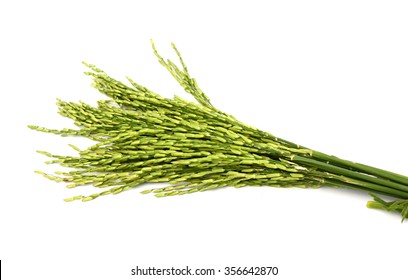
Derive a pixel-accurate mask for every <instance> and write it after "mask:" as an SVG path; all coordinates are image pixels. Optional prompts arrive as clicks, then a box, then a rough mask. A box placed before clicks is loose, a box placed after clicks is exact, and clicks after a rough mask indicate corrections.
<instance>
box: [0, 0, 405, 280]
mask: <svg viewBox="0 0 408 280" xmlns="http://www.w3.org/2000/svg"><path fill="white" fill-rule="evenodd" d="M72 2H73V1H71V2H69V1H66V2H65V3H63V2H62V1H1V2H0V77H1V78H0V79H1V80H0V81H1V87H0V91H1V110H0V114H1V118H0V119H1V159H2V160H1V162H2V165H1V175H2V180H1V184H0V221H1V224H0V259H1V260H2V262H3V267H2V268H3V271H2V273H3V277H4V278H5V279H78V280H80V279H136V278H137V277H134V276H131V275H130V270H131V269H132V268H134V267H135V266H136V265H139V267H148V266H155V267H162V268H166V267H171V266H175V267H184V266H186V265H189V266H190V267H193V268H215V269H217V270H218V269H221V270H222V269H223V267H225V266H278V267H279V276H277V277H270V278H272V279H273V278H276V279H349V278H353V279H372V280H373V279H386V278H387V279H391V278H392V277H399V279H403V278H404V277H407V275H408V271H407V268H406V252H407V249H408V242H407V233H408V223H404V224H401V223H400V217H399V216H398V215H396V214H391V213H385V212H384V213H383V212H381V211H375V210H369V209H367V208H365V203H366V201H367V200H368V199H369V197H368V196H367V195H366V194H362V193H359V192H353V191H347V190H338V189H327V188H321V189H319V190H312V189H310V190H303V189H274V188H266V187H259V188H242V189H238V190H237V189H222V190H219V191H212V192H207V193H198V194H194V195H188V196H180V197H171V198H165V199H157V198H155V197H153V196H149V195H141V194H139V190H140V189H139V190H137V189H135V190H133V191H128V192H126V193H122V194H120V195H117V196H106V197H103V198H99V199H97V200H95V201H92V202H88V203H81V202H74V203H64V202H63V200H62V199H63V198H65V197H70V196H73V195H77V194H83V193H90V192H91V193H92V191H94V190H92V189H91V190H89V189H86V188H84V189H81V188H78V189H71V190H67V189H65V188H64V186H63V185H59V184H56V183H54V182H50V181H48V180H46V179H44V178H42V177H41V176H39V175H37V174H34V172H33V171H34V170H36V169H40V170H49V168H50V167H49V166H46V165H45V164H44V163H43V162H44V160H45V158H44V157H43V156H41V155H39V154H37V153H36V152H35V151H36V150H38V149H43V150H47V151H50V152H54V153H58V154H67V153H72V151H71V150H70V149H69V148H67V144H68V143H74V144H77V145H79V146H81V145H82V146H81V147H86V145H87V144H88V142H84V141H82V140H81V139H76V138H69V139H67V138H61V137H58V136H55V135H49V134H41V133H38V132H35V131H30V130H29V129H27V127H26V126H27V124H37V125H42V126H46V127H51V128H63V127H72V123H71V121H70V120H68V119H64V118H62V117H60V116H59V115H58V114H57V113H56V112H57V108H56V106H55V101H56V98H61V99H63V100H69V101H78V100H84V101H86V102H88V103H91V104H95V101H96V100H98V99H101V98H104V97H103V96H101V95H100V94H98V92H97V91H96V90H94V89H92V88H91V87H90V82H91V81H90V79H89V77H87V76H85V75H83V74H82V72H83V71H85V70H86V69H85V67H84V66H83V65H82V64H81V61H84V60H85V61H87V62H89V63H95V64H96V65H97V66H99V67H100V68H102V69H104V70H105V71H106V72H107V73H108V74H110V75H112V76H114V77H116V78H124V77H125V76H126V75H129V76H131V77H133V78H134V79H135V80H136V81H138V82H140V83H141V84H143V85H146V86H147V87H150V88H151V89H153V90H155V91H157V92H159V93H161V94H162V95H164V96H168V97H172V96H173V94H178V95H181V96H182V97H186V94H185V93H183V92H182V89H180V88H179V87H178V85H177V84H176V82H175V81H173V80H172V78H171V77H170V75H168V74H167V73H166V71H165V70H164V69H163V68H162V67H161V66H160V65H159V64H158V63H157V61H156V58H155V57H154V56H153V54H152V51H151V48H150V42H149V40H150V38H153V39H154V40H155V42H156V46H157V48H158V49H159V52H160V53H161V54H162V55H163V56H165V57H171V58H174V54H173V53H172V52H171V48H170V42H175V43H176V44H177V46H178V48H179V49H180V51H181V52H182V54H183V57H184V59H185V61H186V63H187V64H188V66H189V69H190V72H191V73H192V75H193V76H194V77H196V78H197V80H198V83H199V85H200V86H201V88H202V89H203V90H204V91H205V92H206V93H207V94H208V95H209V96H210V98H211V100H212V103H213V104H214V105H215V106H217V107H218V108H220V109H222V110H223V111H226V112H228V113H231V114H232V115H234V116H236V117H237V118H239V119H240V120H242V121H244V122H246V123H248V124H251V125H253V126H256V127H258V128H261V129H263V130H266V131H269V132H271V133H273V134H275V135H277V136H279V137H282V138H285V139H288V140H291V141H294V142H297V143H299V144H302V145H305V146H309V147H311V148H314V149H316V150H321V151H323V152H327V153H330V154H335V155H337V156H339V157H343V158H347V159H350V160H354V161H358V162H362V163H366V164H370V165H374V166H377V167H381V168H385V169H389V170H392V171H395V172H399V173H403V174H408V145H407V143H408V133H407V119H408V111H407V110H406V108H407V103H406V96H407V93H408V82H407V81H408V51H407V50H408V37H407V34H408V33H407V32H408V16H407V14H408V3H407V2H406V1H356V0H353V1H110V2H106V1H77V3H72ZM186 98H188V97H186ZM148 187H151V186H148ZM181 278H183V279H228V278H231V279H254V278H253V277H236V276H230V277H227V276H223V275H222V273H218V274H217V276H216V277H207V278H205V277H202V278H200V277H181ZM267 278H268V277H259V276H258V277H256V279H267ZM139 279H172V278H171V277H153V278H149V277H139ZM174 279H179V278H174Z"/></svg>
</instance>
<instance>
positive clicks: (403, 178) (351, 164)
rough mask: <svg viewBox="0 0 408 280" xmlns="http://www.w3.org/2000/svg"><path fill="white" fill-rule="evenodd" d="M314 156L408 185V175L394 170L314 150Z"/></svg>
mask: <svg viewBox="0 0 408 280" xmlns="http://www.w3.org/2000/svg"><path fill="white" fill-rule="evenodd" d="M313 157H314V158H316V159H319V160H323V161H326V162H328V163H330V164H334V165H339V166H342V167H348V168H349V169H352V170H356V171H360V172H364V173H367V174H371V175H374V176H377V177H382V178H384V179H388V180H392V181H395V182H398V183H401V184H404V185H408V177H407V176H404V175H400V174H397V173H394V172H390V171H386V170H383V169H380V168H376V167H372V166H368V165H365V164H361V163H356V162H352V161H349V160H344V159H341V158H338V157H335V156H329V155H327V154H324V153H321V152H317V151H313Z"/></svg>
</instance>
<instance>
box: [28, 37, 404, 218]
mask: <svg viewBox="0 0 408 280" xmlns="http://www.w3.org/2000/svg"><path fill="white" fill-rule="evenodd" d="M152 47H153V51H154V54H155V55H156V57H157V58H158V61H159V62H160V64H161V65H163V66H164V67H165V68H166V69H167V70H168V71H169V72H170V74H171V75H172V76H173V77H174V78H175V79H176V80H177V82H178V83H179V84H180V85H181V86H182V87H183V88H184V90H185V91H186V92H188V93H190V94H191V95H192V96H193V97H194V98H195V99H196V100H197V102H198V103H193V102H188V101H186V100H184V99H182V98H180V97H178V96H175V97H174V98H173V99H169V98H164V97H162V96H160V95H159V94H157V93H154V92H153V91H151V90H149V89H147V88H146V87H144V86H142V85H140V84H138V83H136V82H134V81H133V80H132V79H130V78H127V80H128V82H129V83H130V85H126V84H125V83H122V82H120V81H118V80H115V79H113V78H111V77H109V76H108V75H107V74H106V73H105V72H103V71H102V70H100V69H99V68H97V67H95V66H94V65H91V64H86V63H84V64H85V65H86V66H87V67H88V68H89V69H90V71H89V72H85V74H87V75H89V76H91V77H92V79H93V87H95V88H96V89H97V90H98V91H100V92H101V93H103V94H104V95H106V96H107V97H109V99H108V100H101V101H98V104H97V106H96V107H94V106H90V105H88V104H85V103H83V102H79V103H75V102H65V101H62V100H58V102H57V105H58V107H59V114H61V115H62V116H64V117H68V118H71V119H72V120H74V123H75V125H77V126H78V129H77V130H76V129H68V128H65V129H61V130H58V129H48V128H44V127H39V126H34V125H30V126H29V128H31V129H34V130H38V131H42V132H48V133H54V134H58V135H61V136H82V137H87V138H89V139H91V140H94V141H96V144H94V145H92V146H90V147H89V148H87V149H85V150H81V149H79V148H77V147H75V146H73V145H71V147H72V148H74V149H75V150H77V152H78V156H61V155H55V154H51V153H48V152H45V151H38V152H39V153H41V154H44V155H46V156H47V157H50V158H52V160H49V161H47V163H57V164H60V165H61V166H64V167H68V168H71V170H70V171H60V172H56V174H47V173H44V172H41V171H36V172H37V173H39V174H42V175H43V176H44V177H46V178H48V179H51V180H54V181H56V182H69V184H68V185H67V187H68V188H75V187H78V186H82V185H92V186H94V187H96V188H99V189H100V190H99V191H98V192H97V193H95V194H92V195H89V196H82V195H78V196H74V197H71V198H68V199H65V200H66V201H73V200H82V201H89V200H93V199H95V198H97V197H99V196H103V195H108V194H118V193H121V192H123V191H126V190H129V189H131V188H135V187H137V186H139V185H141V184H144V183H153V182H167V183H169V186H167V187H164V188H156V189H151V190H146V191H143V192H142V193H151V192H152V193H154V194H155V195H156V196H158V197H163V196H173V195H181V194H189V193H194V192H201V191H206V190H212V189H217V188H222V187H227V186H231V187H237V188H239V187H244V186H271V187H302V188H305V187H312V188H317V187H320V186H323V185H324V186H329V187H335V188H348V189H357V190H361V191H365V192H368V193H370V194H371V195H372V197H373V199H374V200H373V201H369V202H368V203H367V206H368V207H370V208H377V209H383V210H388V211H398V212H400V213H401V215H402V218H403V219H405V218H407V217H408V177H406V176H402V175H399V174H396V173H393V172H389V171H386V170H382V169H378V168H375V167H371V166H367V165H363V164H359V163H354V162H351V161H347V160H343V159H340V158H337V157H334V156H330V155H327V154H324V153H321V152H318V151H314V150H312V149H309V148H306V147H303V146H300V145H297V144H294V143H292V142H289V141H286V140H284V139H281V138H278V137H275V136H274V135H272V134H270V133H267V132H264V131H261V130H259V129H256V128H253V127H251V126H248V125H246V124H244V123H242V122H240V121H238V120H237V119H235V118H234V117H233V116H231V115H228V114H226V113H223V112H222V111H220V110H218V109H216V108H215V107H213V106H212V105H211V103H210V100H209V98H208V97H207V96H206V95H205V94H204V93H203V91H202V90H201V89H200V88H199V87H198V85H197V82H196V80H195V79H194V78H192V77H191V76H190V74H189V72H188V69H187V67H186V65H185V63H184V61H183V59H182V57H181V55H180V53H179V51H178V50H177V48H176V47H175V46H174V44H172V47H173V49H174V51H175V52H176V54H177V56H178V58H179V64H180V65H181V66H177V65H176V64H175V63H173V62H172V61H171V60H165V59H163V58H162V57H161V56H160V55H159V54H158V52H157V50H156V48H155V46H154V44H153V42H152ZM378 194H380V195H386V196H389V197H393V198H395V199H396V200H395V201H390V202H387V201H385V200H383V199H381V198H380V197H378Z"/></svg>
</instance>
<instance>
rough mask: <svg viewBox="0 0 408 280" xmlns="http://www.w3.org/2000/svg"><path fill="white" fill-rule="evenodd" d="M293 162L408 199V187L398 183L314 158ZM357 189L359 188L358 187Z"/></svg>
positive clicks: (298, 158)
mask: <svg viewBox="0 0 408 280" xmlns="http://www.w3.org/2000/svg"><path fill="white" fill-rule="evenodd" d="M293 161H294V162H296V163H298V164H303V165H306V166H310V167H316V168H319V169H321V170H324V171H327V172H329V173H333V174H335V175H340V176H345V177H348V178H353V179H357V180H359V182H361V181H362V182H363V183H364V184H365V186H366V187H367V188H369V189H372V190H373V191H381V192H385V193H387V194H389V195H392V196H394V197H395V196H397V197H404V198H408V186H407V185H402V184H399V183H396V182H392V181H388V180H385V179H382V178H378V177H373V176H370V175H367V174H364V173H359V172H354V171H351V170H349V169H345V168H342V167H339V166H335V165H332V164H330V163H326V162H321V161H318V160H315V159H313V158H306V157H303V156H294V157H293ZM356 188H357V187H356Z"/></svg>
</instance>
